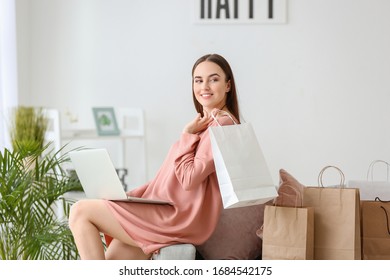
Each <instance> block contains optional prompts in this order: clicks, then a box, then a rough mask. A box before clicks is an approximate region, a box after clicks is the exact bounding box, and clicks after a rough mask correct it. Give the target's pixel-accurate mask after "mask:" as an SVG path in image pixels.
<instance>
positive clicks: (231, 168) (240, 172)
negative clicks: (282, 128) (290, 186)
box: [209, 123, 278, 209]
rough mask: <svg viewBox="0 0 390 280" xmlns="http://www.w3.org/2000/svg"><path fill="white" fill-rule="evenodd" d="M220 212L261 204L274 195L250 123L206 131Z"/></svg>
mask: <svg viewBox="0 0 390 280" xmlns="http://www.w3.org/2000/svg"><path fill="white" fill-rule="evenodd" d="M209 133H210V139H211V146H212V151H213V156H214V164H215V168H216V173H217V178H218V183H219V187H220V191H221V195H222V201H223V205H224V208H225V209H226V208H234V207H242V206H249V205H255V204H262V203H265V202H267V201H269V200H271V199H273V198H275V197H276V196H277V195H278V193H277V190H276V186H275V185H274V183H273V182H272V177H271V174H270V172H269V169H268V166H267V163H266V161H265V158H264V155H263V152H262V150H261V148H260V145H259V143H258V141H257V138H256V135H255V133H254V130H253V127H252V125H251V124H250V123H243V124H234V125H225V126H212V127H209Z"/></svg>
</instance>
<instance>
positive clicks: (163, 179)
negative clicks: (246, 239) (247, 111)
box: [105, 116, 233, 254]
mask: <svg viewBox="0 0 390 280" xmlns="http://www.w3.org/2000/svg"><path fill="white" fill-rule="evenodd" d="M218 122H219V123H220V124H221V125H227V124H233V122H232V121H231V119H230V118H229V117H227V116H222V117H219V119H218ZM216 125H218V124H217V123H216V122H215V121H213V122H211V123H210V125H209V126H216ZM130 193H131V195H133V196H137V197H144V198H154V199H162V200H169V201H172V202H174V205H173V206H172V205H154V204H153V205H152V204H140V203H126V202H113V201H106V200H105V202H106V204H107V206H108V207H109V209H110V210H111V211H112V212H113V214H114V215H115V217H116V218H117V219H118V221H119V222H120V224H121V225H122V227H123V228H124V229H125V230H126V232H127V233H128V234H129V236H130V237H131V238H132V239H133V240H134V241H135V242H136V243H137V244H138V245H139V247H140V248H141V249H142V250H143V251H144V253H145V254H149V253H152V252H155V251H156V250H158V249H160V248H162V247H165V246H168V245H171V244H177V243H191V244H194V245H199V244H202V243H203V242H205V241H206V240H207V239H208V238H209V237H210V236H211V234H212V233H213V231H214V229H215V227H216V225H217V222H218V218H219V216H220V213H221V210H222V199H221V194H220V192H219V187H218V181H217V176H216V173H215V167H214V160H213V155H212V150H211V143H210V137H209V132H208V130H207V129H206V130H204V131H203V132H201V133H199V134H189V133H183V134H182V135H181V137H180V139H179V140H178V141H177V142H176V143H174V145H173V146H172V147H171V149H170V150H169V153H168V155H167V157H166V159H165V161H164V162H163V164H162V166H161V168H160V170H159V171H158V173H157V175H156V177H155V178H154V179H153V180H152V181H150V182H149V183H147V184H145V185H143V186H140V187H138V188H136V189H134V190H132V191H131V192H130Z"/></svg>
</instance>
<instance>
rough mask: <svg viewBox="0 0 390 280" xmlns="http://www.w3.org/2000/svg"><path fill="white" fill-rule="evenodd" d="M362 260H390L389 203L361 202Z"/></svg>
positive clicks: (377, 200) (377, 201) (378, 201)
mask: <svg viewBox="0 0 390 280" xmlns="http://www.w3.org/2000/svg"><path fill="white" fill-rule="evenodd" d="M361 212H362V246H363V259H364V260H390V228H389V227H390V226H389V223H390V220H389V218H390V217H389V216H390V202H389V201H380V199H379V198H377V199H376V200H375V201H374V200H372V201H368V200H363V201H361Z"/></svg>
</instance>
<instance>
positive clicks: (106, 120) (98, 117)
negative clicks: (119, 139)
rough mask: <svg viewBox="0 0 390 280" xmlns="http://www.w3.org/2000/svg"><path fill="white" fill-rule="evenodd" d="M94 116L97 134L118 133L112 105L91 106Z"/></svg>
mask: <svg viewBox="0 0 390 280" xmlns="http://www.w3.org/2000/svg"><path fill="white" fill-rule="evenodd" d="M92 111H93V116H94V118H95V124H96V130H97V133H98V135H99V136H106V135H119V134H120V131H119V128H118V124H117V121H116V117H115V111H114V108H112V107H94V108H92Z"/></svg>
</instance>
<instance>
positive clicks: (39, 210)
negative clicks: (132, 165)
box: [0, 144, 81, 260]
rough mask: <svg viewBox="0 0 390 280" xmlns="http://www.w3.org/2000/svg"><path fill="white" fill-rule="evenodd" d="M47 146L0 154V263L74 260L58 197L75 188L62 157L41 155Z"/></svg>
mask: <svg viewBox="0 0 390 280" xmlns="http://www.w3.org/2000/svg"><path fill="white" fill-rule="evenodd" d="M18 145H19V146H21V145H20V144H17V146H18ZM48 146H49V144H48V145H45V146H43V147H42V148H35V149H31V150H27V149H14V150H13V151H11V150H8V149H4V151H2V152H0V259H8V260H18V259H23V260H29V259H40V260H44V259H50V260H58V259H77V258H78V251H77V248H76V246H75V243H74V240H73V236H72V234H71V232H70V229H69V226H68V221H67V217H68V214H69V209H70V205H71V204H72V201H70V200H68V199H66V198H65V197H64V194H65V193H67V192H69V191H80V190H81V185H80V182H79V180H78V179H77V177H74V176H70V175H69V174H68V172H66V170H64V164H65V163H66V162H67V161H69V157H68V154H67V153H64V154H63V155H60V151H58V152H56V153H54V154H53V153H44V151H45V149H47V147H48ZM62 150H63V149H62ZM61 152H62V151H61ZM26 156H28V157H30V158H31V161H29V163H33V166H29V163H27V166H26V162H25V160H24V159H25V158H26ZM59 211H61V212H62V213H63V215H62V216H63V217H62V218H61V217H60V216H59V215H58V213H59Z"/></svg>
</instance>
